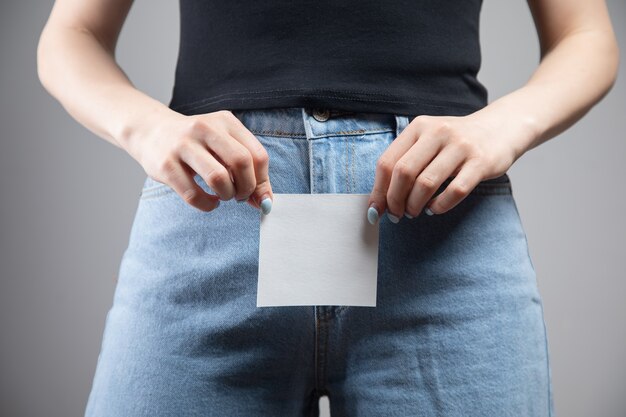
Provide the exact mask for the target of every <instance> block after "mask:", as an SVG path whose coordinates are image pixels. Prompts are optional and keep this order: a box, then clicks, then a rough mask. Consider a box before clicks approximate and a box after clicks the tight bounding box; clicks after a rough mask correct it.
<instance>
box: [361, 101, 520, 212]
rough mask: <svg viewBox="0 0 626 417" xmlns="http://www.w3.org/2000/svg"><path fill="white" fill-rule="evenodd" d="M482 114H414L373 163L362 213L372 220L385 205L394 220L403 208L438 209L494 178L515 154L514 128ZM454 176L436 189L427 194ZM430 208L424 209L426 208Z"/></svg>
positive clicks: (516, 151)
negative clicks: (372, 177)
mask: <svg viewBox="0 0 626 417" xmlns="http://www.w3.org/2000/svg"><path fill="white" fill-rule="evenodd" d="M491 116H492V117H490V118H489V119H488V120H485V119H486V117H485V116H484V115H481V114H480V112H477V113H474V114H470V115H468V116H427V115H420V116H417V117H416V118H414V119H413V120H412V121H411V122H410V123H409V124H408V126H407V127H406V128H405V129H404V130H403V131H402V132H401V133H400V134H399V135H398V136H397V137H396V138H395V139H394V141H393V142H392V143H391V145H389V147H388V148H387V149H386V150H385V152H384V153H383V154H382V155H381V156H380V158H379V159H378V162H377V164H376V178H375V183H374V188H373V190H372V193H371V195H370V199H369V201H368V206H369V207H372V206H373V207H374V208H373V209H372V208H370V209H369V211H368V216H367V217H368V219H369V221H370V223H375V222H376V220H377V218H378V217H380V216H381V215H382V213H384V212H385V210H387V212H388V216H389V219H390V220H391V221H392V222H394V223H397V222H398V221H399V220H400V218H401V217H402V216H403V215H405V213H406V214H407V217H409V218H412V217H415V216H417V215H419V213H420V212H421V211H422V209H425V210H426V213H427V214H441V213H444V212H446V211H448V210H450V209H452V208H453V207H454V206H456V205H457V204H459V203H460V202H461V201H462V200H463V199H464V198H465V197H466V196H467V195H468V194H469V193H470V192H471V191H472V190H473V189H474V187H476V185H477V184H478V183H479V182H481V181H483V180H486V179H491V178H496V177H499V176H501V175H503V174H504V173H506V171H507V170H508V169H509V168H510V166H511V165H512V164H513V163H514V162H515V161H516V160H517V159H518V158H519V156H521V152H520V151H519V150H518V148H519V147H516V146H515V143H516V139H517V138H513V137H511V136H512V135H516V134H518V133H516V132H511V131H509V132H507V126H506V123H505V122H504V121H503V120H494V117H493V115H491ZM448 177H454V178H453V179H452V181H451V182H450V184H449V185H448V186H447V187H446V188H445V190H443V191H442V192H441V193H440V194H439V195H437V196H436V197H435V198H434V199H432V201H430V200H431V197H432V196H433V194H434V193H435V192H436V191H437V190H438V189H439V187H440V186H441V184H442V183H443V182H444V181H445V180H446V179H447V178H448ZM429 210H430V212H429Z"/></svg>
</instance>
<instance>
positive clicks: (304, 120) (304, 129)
mask: <svg viewBox="0 0 626 417" xmlns="http://www.w3.org/2000/svg"><path fill="white" fill-rule="evenodd" d="M232 113H233V114H234V115H235V116H236V117H237V118H238V119H239V120H241V122H242V123H243V124H244V125H245V126H246V127H247V128H248V130H250V131H251V132H252V133H254V134H257V135H272V136H285V137H294V138H302V139H316V138H322V137H327V136H347V135H364V134H368V133H380V132H385V131H389V132H395V133H396V134H399V133H400V132H401V131H402V130H403V129H404V128H405V127H406V125H408V123H409V122H410V120H411V119H412V117H408V116H404V115H396V114H392V113H366V112H354V111H347V110H341V109H331V108H312V107H284V108H271V109H246V110H232Z"/></svg>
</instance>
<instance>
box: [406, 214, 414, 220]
mask: <svg viewBox="0 0 626 417" xmlns="http://www.w3.org/2000/svg"><path fill="white" fill-rule="evenodd" d="M404 217H406V218H408V219H412V218H413V216H411V215H410V214H409V213H404Z"/></svg>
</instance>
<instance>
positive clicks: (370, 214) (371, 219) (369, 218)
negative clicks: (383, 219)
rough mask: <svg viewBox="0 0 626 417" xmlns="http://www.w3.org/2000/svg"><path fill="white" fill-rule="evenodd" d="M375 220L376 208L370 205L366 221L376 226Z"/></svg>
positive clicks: (376, 216)
mask: <svg viewBox="0 0 626 417" xmlns="http://www.w3.org/2000/svg"><path fill="white" fill-rule="evenodd" d="M377 220H378V210H376V207H375V206H373V205H372V206H370V208H368V209H367V221H368V222H370V224H376V221H377Z"/></svg>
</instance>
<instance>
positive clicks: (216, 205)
mask: <svg viewBox="0 0 626 417" xmlns="http://www.w3.org/2000/svg"><path fill="white" fill-rule="evenodd" d="M219 206H220V200H217V204H215V208H218V207H219Z"/></svg>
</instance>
